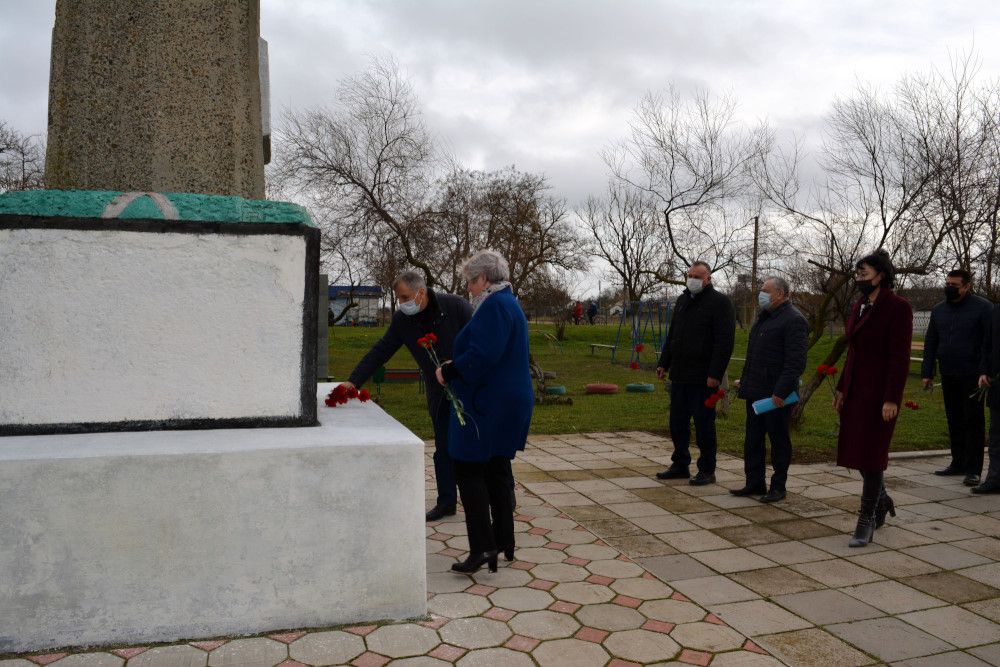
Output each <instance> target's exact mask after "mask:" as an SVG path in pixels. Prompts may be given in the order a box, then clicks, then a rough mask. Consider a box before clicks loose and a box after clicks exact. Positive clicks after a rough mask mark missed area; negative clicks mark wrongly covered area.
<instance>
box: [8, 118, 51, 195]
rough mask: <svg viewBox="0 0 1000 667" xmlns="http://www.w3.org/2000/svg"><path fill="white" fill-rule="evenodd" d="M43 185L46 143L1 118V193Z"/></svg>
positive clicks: (34, 188)
mask: <svg viewBox="0 0 1000 667" xmlns="http://www.w3.org/2000/svg"><path fill="white" fill-rule="evenodd" d="M42 187H45V143H44V142H43V141H42V140H41V138H39V137H37V136H29V135H24V134H21V133H20V132H18V131H17V130H15V129H14V128H12V127H10V126H9V125H8V124H7V123H5V122H3V121H2V120H0V192H7V191H9V190H36V189H39V188H42Z"/></svg>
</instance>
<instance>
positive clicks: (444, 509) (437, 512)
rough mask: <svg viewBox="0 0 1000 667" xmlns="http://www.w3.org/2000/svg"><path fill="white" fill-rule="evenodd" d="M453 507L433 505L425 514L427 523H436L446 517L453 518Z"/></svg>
mask: <svg viewBox="0 0 1000 667" xmlns="http://www.w3.org/2000/svg"><path fill="white" fill-rule="evenodd" d="M454 514H455V506H454V505H435V506H434V507H432V508H431V509H430V511H428V512H427V520H428V521H437V520H438V519H443V518H444V517H446V516H454Z"/></svg>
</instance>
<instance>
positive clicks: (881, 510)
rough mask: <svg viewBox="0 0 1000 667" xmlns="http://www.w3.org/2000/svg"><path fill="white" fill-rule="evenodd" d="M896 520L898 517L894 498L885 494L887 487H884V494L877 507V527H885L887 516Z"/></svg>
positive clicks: (880, 497)
mask: <svg viewBox="0 0 1000 667" xmlns="http://www.w3.org/2000/svg"><path fill="white" fill-rule="evenodd" d="M886 514H888V515H889V516H891V517H893V518H895V517H896V503H894V502H893V501H892V497H890V496H889V494H888V493H886V492H885V487H884V486H883V487H882V493H881V494H880V495H879V497H878V504H877V505H875V527H876V528H881V527H882V526H884V525H885V515H886Z"/></svg>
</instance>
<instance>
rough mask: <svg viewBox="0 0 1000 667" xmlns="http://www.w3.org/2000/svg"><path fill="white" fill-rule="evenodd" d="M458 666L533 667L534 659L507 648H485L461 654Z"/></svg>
mask: <svg viewBox="0 0 1000 667" xmlns="http://www.w3.org/2000/svg"><path fill="white" fill-rule="evenodd" d="M455 664H457V665H458V667H534V666H535V663H534V661H533V660H532V659H531V658H530V657H529V656H528V654H527V653H521V652H520V651H511V650H510V649H509V648H487V649H480V650H478V651H470V652H468V653H466V654H465V655H464V656H462V659H461V660H459V661H458V662H457V663H455Z"/></svg>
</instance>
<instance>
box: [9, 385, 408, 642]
mask: <svg viewBox="0 0 1000 667" xmlns="http://www.w3.org/2000/svg"><path fill="white" fill-rule="evenodd" d="M332 386H333V385H321V386H320V395H321V396H322V395H325V394H326V393H327V392H328V391H329V390H330V388H331V387H332ZM319 413H320V414H319V418H320V422H321V426H320V427H319V428H309V429H303V428H269V429H232V430H208V431H154V432H138V433H136V432H132V433H98V434H83V435H54V436H25V437H8V438H0V536H2V538H0V539H2V545H3V548H2V549H0V653H2V652H22V651H32V650H40V649H47V648H56V647H62V646H82V645H102V644H111V643H125V644H134V643H141V642H156V641H172V640H177V639H192V638H204V637H214V636H223V635H240V634H250V633H259V632H265V631H268V630H276V629H286V628H307V627H324V626H330V625H336V624H341V623H353V622H358V621H366V620H377V619H387V618H393V619H399V618H411V617H416V616H422V615H423V614H425V613H426V563H425V547H424V539H425V536H424V532H425V531H424V520H423V511H424V458H423V446H422V443H421V441H420V440H419V439H418V438H417V437H416V436H415V435H413V434H412V433H411V432H409V431H408V430H407V429H405V428H404V427H403V426H402V425H401V424H399V423H398V422H396V421H395V420H394V419H392V418H391V417H389V416H388V415H387V414H386V413H385V412H384V411H382V409H381V408H379V407H378V406H377V405H375V404H373V403H367V404H362V403H360V402H358V401H351V402H350V403H348V404H347V405H346V406H340V407H337V408H327V407H325V406H322V405H321V406H320V408H319Z"/></svg>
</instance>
